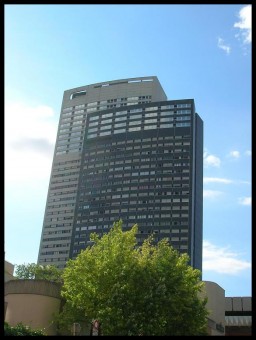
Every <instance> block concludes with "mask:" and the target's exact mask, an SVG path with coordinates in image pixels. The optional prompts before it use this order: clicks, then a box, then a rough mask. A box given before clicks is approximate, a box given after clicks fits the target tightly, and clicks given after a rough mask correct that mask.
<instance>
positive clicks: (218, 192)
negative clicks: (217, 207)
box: [203, 190, 223, 198]
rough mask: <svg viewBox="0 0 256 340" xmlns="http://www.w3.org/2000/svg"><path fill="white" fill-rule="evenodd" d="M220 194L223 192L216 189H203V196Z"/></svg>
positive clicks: (208, 196)
mask: <svg viewBox="0 0 256 340" xmlns="http://www.w3.org/2000/svg"><path fill="white" fill-rule="evenodd" d="M222 194H223V192H222V191H218V190H204V191H203V198H217V197H219V196H220V195H222Z"/></svg>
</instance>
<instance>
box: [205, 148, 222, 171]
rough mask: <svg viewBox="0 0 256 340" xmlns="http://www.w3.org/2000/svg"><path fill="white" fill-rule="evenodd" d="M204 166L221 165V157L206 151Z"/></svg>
mask: <svg viewBox="0 0 256 340" xmlns="http://www.w3.org/2000/svg"><path fill="white" fill-rule="evenodd" d="M204 166H205V167H210V166H214V167H217V168H218V167H220V159H219V157H217V156H214V155H210V154H209V153H208V151H207V150H205V151H204Z"/></svg>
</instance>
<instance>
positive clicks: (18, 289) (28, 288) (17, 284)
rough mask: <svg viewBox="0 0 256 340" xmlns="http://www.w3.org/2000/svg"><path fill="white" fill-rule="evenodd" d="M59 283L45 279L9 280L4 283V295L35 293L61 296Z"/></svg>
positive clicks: (55, 296)
mask: <svg viewBox="0 0 256 340" xmlns="http://www.w3.org/2000/svg"><path fill="white" fill-rule="evenodd" d="M60 289H61V284H60V283H56V282H50V281H47V280H20V279H18V280H11V281H8V282H6V283H5V292H4V295H5V296H6V295H8V294H36V295H44V296H50V297H54V298H59V299H60V298H61V295H60Z"/></svg>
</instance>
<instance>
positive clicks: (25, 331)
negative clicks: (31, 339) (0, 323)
mask: <svg viewBox="0 0 256 340" xmlns="http://www.w3.org/2000/svg"><path fill="white" fill-rule="evenodd" d="M40 335H41V336H44V335H46V334H45V333H44V332H43V331H42V330H41V329H37V330H34V329H32V328H31V327H29V326H25V325H23V324H22V323H21V322H20V323H18V324H17V325H16V326H14V327H12V326H10V325H9V324H8V323H7V322H4V336H40Z"/></svg>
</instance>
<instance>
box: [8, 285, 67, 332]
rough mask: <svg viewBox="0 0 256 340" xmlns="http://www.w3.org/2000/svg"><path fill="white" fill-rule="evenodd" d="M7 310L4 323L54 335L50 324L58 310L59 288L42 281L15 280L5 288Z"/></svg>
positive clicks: (53, 326)
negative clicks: (21, 324) (41, 330)
mask: <svg viewBox="0 0 256 340" xmlns="http://www.w3.org/2000/svg"><path fill="white" fill-rule="evenodd" d="M5 301H6V302H7V309H6V314H5V321H7V322H8V323H9V324H10V325H11V326H15V325H16V324H17V323H19V322H22V323H23V324H25V325H27V326H30V327H31V328H32V329H44V331H45V333H46V334H48V335H55V334H56V327H55V325H53V324H52V320H53V314H54V313H58V312H59V309H60V303H61V298H60V286H59V285H58V284H56V283H53V282H48V281H44V280H15V281H9V282H7V283H6V286H5Z"/></svg>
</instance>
